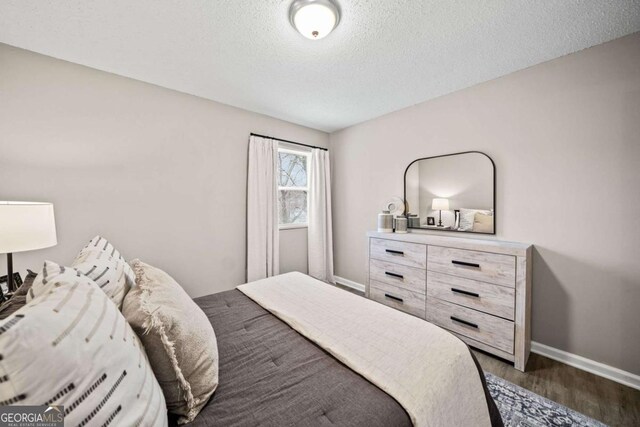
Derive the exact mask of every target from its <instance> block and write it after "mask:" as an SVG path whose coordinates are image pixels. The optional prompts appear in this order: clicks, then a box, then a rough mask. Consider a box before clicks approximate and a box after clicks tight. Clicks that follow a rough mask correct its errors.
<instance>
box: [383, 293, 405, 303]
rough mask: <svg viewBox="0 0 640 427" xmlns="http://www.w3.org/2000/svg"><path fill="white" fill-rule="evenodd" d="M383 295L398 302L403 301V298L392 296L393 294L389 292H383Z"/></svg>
mask: <svg viewBox="0 0 640 427" xmlns="http://www.w3.org/2000/svg"><path fill="white" fill-rule="evenodd" d="M384 296H385V297H387V298H389V299H392V300H395V301H398V302H404V300H403V299H402V298H398V297H394V296H393V295H391V294H384Z"/></svg>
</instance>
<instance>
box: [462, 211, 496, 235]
mask: <svg viewBox="0 0 640 427" xmlns="http://www.w3.org/2000/svg"><path fill="white" fill-rule="evenodd" d="M476 213H481V214H485V215H493V211H490V210H482V209H460V224H459V226H458V231H472V230H473V222H474V221H475V218H476Z"/></svg>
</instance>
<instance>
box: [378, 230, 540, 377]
mask: <svg viewBox="0 0 640 427" xmlns="http://www.w3.org/2000/svg"><path fill="white" fill-rule="evenodd" d="M368 240H369V241H368V257H367V271H368V280H367V283H366V295H367V297H368V298H371V299H373V300H375V301H377V302H380V303H382V304H385V305H388V306H390V307H393V308H396V309H398V310H402V311H405V312H407V313H409V314H412V315H414V316H417V317H420V318H422V319H425V320H428V321H429V322H431V323H434V324H436V325H438V326H441V327H443V328H445V329H447V330H449V331H450V332H452V333H453V334H455V335H457V336H458V337H460V338H461V339H462V340H463V341H465V342H466V343H467V344H469V345H470V346H472V347H476V348H479V349H481V350H484V351H486V352H489V353H492V354H495V355H496V356H499V357H501V358H503V359H507V360H510V361H512V362H513V363H514V366H515V367H516V369H519V370H521V371H523V372H524V369H525V366H526V364H527V360H528V358H529V351H530V348H531V249H532V246H531V245H528V244H523V243H514V242H501V241H497V240H481V239H468V238H461V237H447V236H440V235H430V234H419V233H408V234H394V233H376V232H371V233H369V234H368Z"/></svg>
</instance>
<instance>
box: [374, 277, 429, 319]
mask: <svg viewBox="0 0 640 427" xmlns="http://www.w3.org/2000/svg"><path fill="white" fill-rule="evenodd" d="M369 285H370V286H369V298H371V299H372V300H374V301H378V302H379V303H382V304H384V305H388V306H389V307H393V308H395V309H398V310H401V311H404V312H405V313H409V314H413V315H414V316H418V317H420V318H421V319H424V314H425V296H424V294H421V293H418V292H413V291H410V290H407V289H404V288H400V287H398V286H393V285H388V284H385V283H378V282H374V281H371V282H370V283H369Z"/></svg>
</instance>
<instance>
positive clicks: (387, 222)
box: [378, 211, 393, 233]
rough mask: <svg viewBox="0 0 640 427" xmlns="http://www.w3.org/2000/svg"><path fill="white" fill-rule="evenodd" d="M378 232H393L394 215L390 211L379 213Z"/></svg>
mask: <svg viewBox="0 0 640 427" xmlns="http://www.w3.org/2000/svg"><path fill="white" fill-rule="evenodd" d="M378 233H393V215H391V214H390V213H389V211H382V213H379V214H378Z"/></svg>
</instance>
